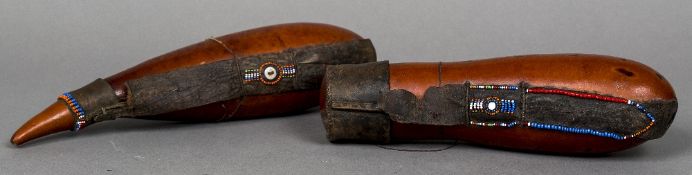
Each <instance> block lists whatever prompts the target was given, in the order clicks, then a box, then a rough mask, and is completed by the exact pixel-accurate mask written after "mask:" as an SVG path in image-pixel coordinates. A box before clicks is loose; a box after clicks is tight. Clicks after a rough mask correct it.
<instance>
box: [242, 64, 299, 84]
mask: <svg viewBox="0 0 692 175" xmlns="http://www.w3.org/2000/svg"><path fill="white" fill-rule="evenodd" d="M295 75H296V66H295V65H293V64H287V65H283V66H282V65H279V64H276V63H272V62H266V63H263V64H262V65H260V66H259V68H257V69H245V70H244V71H243V81H245V82H246V83H249V82H252V81H258V80H259V81H260V82H262V83H263V84H266V85H274V84H276V83H279V81H281V79H283V78H293V77H295Z"/></svg>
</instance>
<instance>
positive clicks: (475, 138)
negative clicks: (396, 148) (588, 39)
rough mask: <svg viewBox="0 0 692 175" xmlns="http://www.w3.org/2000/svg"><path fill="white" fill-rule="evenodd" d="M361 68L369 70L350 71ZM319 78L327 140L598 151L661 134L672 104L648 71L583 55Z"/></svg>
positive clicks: (342, 70)
mask: <svg viewBox="0 0 692 175" xmlns="http://www.w3.org/2000/svg"><path fill="white" fill-rule="evenodd" d="M360 69H367V70H374V71H372V72H369V73H364V74H359V73H356V72H358V71H357V70H360ZM365 74H367V75H365ZM364 76H367V77H371V78H367V79H364V78H352V77H364ZM323 83H324V84H323V86H322V97H321V99H322V100H321V111H322V117H323V121H324V124H325V127H326V129H327V132H328V134H327V135H328V138H329V139H330V140H331V141H334V142H343V141H358V142H362V141H365V142H379V143H383V142H384V143H388V142H394V141H407V140H437V139H442V140H461V141H467V142H470V143H474V144H480V145H486V146H491V147H500V148H508V149H515V150H525V151H537V152H547V153H560V154H602V153H610V152H615V151H620V150H624V149H627V148H631V147H633V146H636V145H639V144H641V143H643V142H645V141H647V140H650V139H655V138H659V137H661V136H662V135H663V134H664V133H665V131H666V130H667V128H668V127H669V126H670V124H671V122H672V121H673V118H674V116H675V111H676V110H677V100H676V97H675V93H674V91H673V89H672V87H671V86H670V84H669V83H668V82H667V81H666V80H665V79H664V78H663V77H662V76H661V75H660V74H658V73H657V72H656V71H654V70H653V69H651V68H649V67H647V66H645V65H643V64H641V63H637V62H634V61H631V60H627V59H622V58H617V57H610V56H601V55H589V54H546V55H523V56H512V57H502V58H494V59H482V60H472V61H463V62H449V63H445V62H442V63H440V62H436V63H396V64H388V63H386V62H380V63H367V64H362V65H341V66H331V67H330V68H329V69H328V71H327V73H326V75H325V80H324V82H323ZM355 89H358V90H357V91H354V90H355Z"/></svg>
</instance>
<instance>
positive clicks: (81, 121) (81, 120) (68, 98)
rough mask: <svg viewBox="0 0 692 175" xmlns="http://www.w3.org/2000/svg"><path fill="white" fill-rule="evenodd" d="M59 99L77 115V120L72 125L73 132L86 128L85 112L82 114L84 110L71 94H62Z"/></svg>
mask: <svg viewBox="0 0 692 175" xmlns="http://www.w3.org/2000/svg"><path fill="white" fill-rule="evenodd" d="M58 98H59V99H62V100H63V101H65V103H67V105H68V106H70V110H72V112H73V113H74V114H75V115H77V119H76V122H75V125H74V128H73V129H72V130H73V131H79V129H81V128H84V127H85V126H86V123H87V121H86V112H84V108H82V106H81V105H79V102H78V101H77V99H75V98H74V97H73V96H72V94H70V93H69V92H65V93H63V94H62V95H61V96H60V97H58Z"/></svg>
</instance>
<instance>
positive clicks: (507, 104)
mask: <svg viewBox="0 0 692 175" xmlns="http://www.w3.org/2000/svg"><path fill="white" fill-rule="evenodd" d="M516 108H517V104H516V103H515V102H514V100H504V99H503V100H501V101H500V112H504V113H514V111H515V110H516Z"/></svg>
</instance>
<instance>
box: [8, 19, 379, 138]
mask: <svg viewBox="0 0 692 175" xmlns="http://www.w3.org/2000/svg"><path fill="white" fill-rule="evenodd" d="M374 54H375V52H374V48H373V47H372V44H371V43H370V42H369V40H367V39H363V38H362V37H360V36H358V35H357V34H355V33H353V32H351V31H349V30H346V29H343V28H340V27H336V26H332V25H326V24H315V23H291V24H280V25H273V26H267V27H261V28H256V29H251V30H247V31H242V32H237V33H233V34H229V35H225V36H221V37H216V38H209V39H207V40H205V41H202V42H200V43H196V44H193V45H190V46H187V47H184V48H181V49H178V50H175V51H172V52H170V53H167V54H164V55H161V56H158V57H155V58H152V59H149V60H147V61H145V62H143V63H141V64H139V65H136V66H134V67H132V68H129V69H127V70H125V71H122V72H120V73H117V74H115V75H112V76H110V77H107V78H105V79H98V80H97V81H94V83H91V84H89V85H87V86H85V87H83V88H80V89H78V90H75V91H73V92H68V93H65V94H64V95H62V96H60V98H59V99H58V101H57V102H55V103H54V104H52V105H50V106H49V107H48V108H46V109H45V110H44V111H42V112H41V113H39V114H37V115H36V116H35V117H34V118H32V119H31V120H29V121H28V122H27V123H26V124H24V125H23V126H22V127H21V128H19V129H18V130H17V132H16V133H15V134H14V135H13V137H12V140H11V142H12V143H14V144H17V145H19V144H22V143H25V142H27V141H29V140H32V139H35V138H38V137H41V136H44V135H48V134H51V133H55V132H60V131H65V130H79V129H81V128H83V127H85V126H87V125H89V124H92V123H96V122H100V121H105V120H112V119H115V118H121V117H127V118H138V119H156V120H174V121H192V122H214V121H224V120H232V119H243V118H256V117H265V116H273V115H280V114H286V113H293V112H299V111H303V110H305V109H308V108H311V107H314V106H317V105H318V100H317V99H318V94H319V90H318V87H319V84H320V83H319V81H321V78H322V75H323V73H324V67H326V65H327V64H357V63H364V62H372V61H375V55H374ZM259 69H262V70H259ZM251 71H255V73H251ZM261 71H264V72H261ZM85 78H93V77H85ZM248 78H251V79H248ZM252 78H254V79H252ZM254 80H257V81H254ZM259 80H261V81H259ZM268 81H271V82H272V83H273V84H267V82H268ZM229 94H230V95H229ZM147 103H152V104H147ZM156 105H158V106H156Z"/></svg>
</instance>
